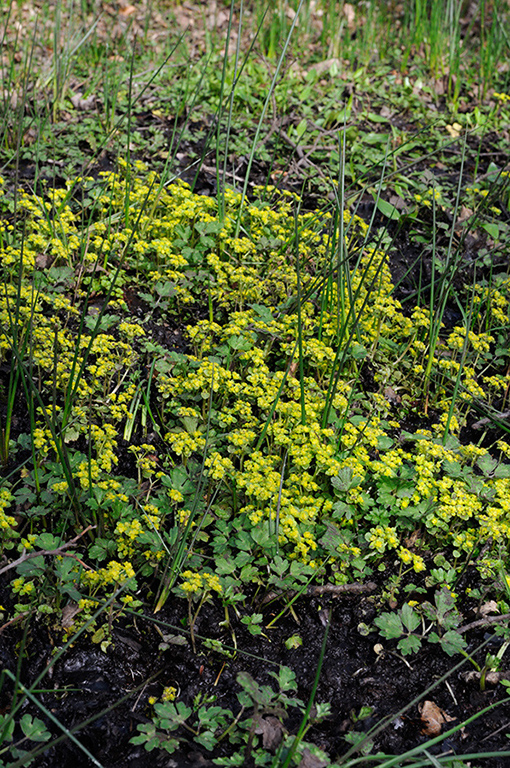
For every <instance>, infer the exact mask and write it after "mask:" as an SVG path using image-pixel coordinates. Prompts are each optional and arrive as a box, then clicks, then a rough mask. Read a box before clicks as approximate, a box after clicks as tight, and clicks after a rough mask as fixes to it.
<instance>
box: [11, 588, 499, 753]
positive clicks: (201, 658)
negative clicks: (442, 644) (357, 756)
mask: <svg viewBox="0 0 510 768" xmlns="http://www.w3.org/2000/svg"><path fill="white" fill-rule="evenodd" d="M282 605H283V603H282V602H281V601H279V602H277V603H272V604H271V605H269V606H266V607H261V606H260V604H257V603H254V609H255V610H262V611H263V612H264V620H265V621H264V623H265V624H267V623H268V622H269V621H270V620H271V619H272V618H274V616H275V615H276V613H277V612H279V611H280V610H281V608H282ZM294 608H295V613H296V617H297V619H298V621H299V623H297V621H296V618H293V617H291V616H290V615H289V614H287V615H286V616H284V617H282V618H281V619H280V620H279V621H278V622H277V623H276V625H275V626H274V627H273V628H271V629H269V630H266V633H267V636H268V638H267V639H265V638H263V637H253V636H252V635H250V633H249V632H248V631H247V629H246V627H245V626H244V625H243V624H241V623H240V622H239V620H238V619H236V617H235V616H232V617H231V618H232V631H233V632H234V633H235V636H236V639H237V643H238V647H239V648H242V649H243V653H238V654H237V656H236V657H235V658H233V659H226V658H225V657H224V656H222V655H220V654H218V653H214V652H210V651H208V650H206V649H205V648H204V646H203V644H202V642H201V640H200V639H198V638H197V652H196V653H194V652H193V650H192V645H191V642H190V639H189V634H188V633H187V632H186V631H185V630H182V629H179V628H180V627H182V620H183V618H184V616H185V613H186V611H185V602H184V601H183V600H179V599H177V598H172V599H171V600H170V601H169V603H168V604H167V605H166V606H165V608H164V610H162V611H161V612H160V613H159V614H158V615H157V617H153V616H152V615H151V612H150V609H149V608H147V617H136V619H134V620H133V621H126V620H124V621H123V622H121V623H120V624H118V625H116V626H115V628H114V630H113V640H114V642H113V644H112V645H111V646H110V647H109V648H108V649H107V651H106V652H103V651H101V649H100V648H99V647H97V646H94V645H93V644H92V643H91V642H90V639H87V638H81V639H80V640H79V641H78V642H76V643H75V645H73V647H71V648H70V649H69V650H68V651H66V653H65V654H64V655H63V656H62V657H61V658H59V659H58V660H57V661H56V663H54V664H53V665H52V666H51V667H48V666H47V665H48V664H50V663H51V660H52V657H53V656H54V655H55V652H56V651H58V648H59V632H58V631H57V630H55V629H52V628H49V627H48V626H47V625H46V624H44V623H42V622H41V623H40V624H39V626H37V624H36V623H35V622H34V623H32V625H31V627H30V629H29V631H28V633H27V635H26V647H25V652H24V661H23V664H22V666H21V682H22V683H23V684H24V685H26V686H30V685H31V684H33V682H34V681H35V679H36V678H37V677H38V676H39V675H40V674H41V673H43V672H44V670H45V669H49V671H48V673H47V674H46V675H45V676H44V677H43V679H42V680H41V682H40V683H39V685H38V690H39V691H40V693H38V695H37V698H38V700H39V701H40V702H41V704H42V705H44V707H46V708H47V710H49V711H50V712H51V713H52V715H53V716H54V717H55V718H57V720H58V721H59V722H60V723H61V724H62V725H63V726H65V728H67V729H69V730H72V729H73V728H75V727H76V728H77V730H76V732H75V733H76V736H77V737H78V739H79V740H80V742H81V743H82V744H83V746H84V747H86V749H88V750H89V751H90V753H91V754H93V755H94V756H95V758H96V759H97V760H98V761H99V762H100V763H101V764H102V765H103V766H104V768H116V767H117V766H130V767H131V766H132V767H133V768H135V767H136V768H149V766H150V768H156V767H157V766H161V767H163V766H173V767H175V766H183V768H184V767H185V766H187V767H189V768H192V767H193V766H209V765H211V766H212V765H213V763H212V762H211V759H212V758H214V757H219V756H224V755H228V754H229V751H232V747H230V746H229V745H228V744H223V743H222V744H221V745H220V746H219V747H217V748H216V749H215V751H214V752H213V753H209V752H207V751H206V750H205V749H203V748H200V747H198V746H197V745H196V744H194V743H193V742H192V741H190V742H186V741H183V742H182V744H181V748H180V749H179V750H178V751H177V752H175V753H174V754H173V755H172V756H171V758H170V757H169V756H168V755H167V754H166V753H164V752H152V753H150V754H149V753H147V752H146V751H145V750H144V748H143V747H142V746H134V745H132V744H130V743H129V740H130V738H131V737H132V736H134V735H136V734H137V728H136V726H137V725H138V724H139V723H148V722H150V717H149V715H150V712H151V707H150V705H149V697H150V696H155V697H159V696H160V695H161V692H162V690H163V687H165V686H174V687H176V688H177V689H178V690H179V701H182V702H184V703H185V704H187V705H189V706H192V704H193V701H194V699H195V697H196V696H197V695H199V694H200V695H202V696H208V697H209V696H210V697H213V698H214V705H219V706H221V707H223V708H230V709H231V710H232V712H233V713H234V714H236V713H237V712H239V709H240V705H239V702H238V699H237V693H238V692H239V691H240V690H241V688H240V686H239V685H238V684H237V683H236V676H237V674H238V673H239V672H240V671H245V672H249V673H250V674H251V675H252V677H253V678H254V679H255V680H256V681H257V682H258V683H259V684H261V685H270V686H272V687H273V688H275V687H276V682H275V680H274V679H273V678H272V677H271V676H270V675H269V674H268V672H269V671H270V670H277V669H278V664H284V665H286V666H289V667H290V668H291V669H292V670H293V671H294V672H295V674H296V679H297V681H298V686H299V687H298V696H299V697H300V698H301V699H302V700H303V701H305V702H306V701H307V700H308V698H309V695H310V691H311V689H312V686H313V682H314V678H315V674H316V670H317V664H318V660H319V655H320V649H321V644H322V641H323V637H324V632H325V626H324V625H325V622H324V621H323V619H324V616H325V615H329V616H330V630H329V636H328V640H327V650H326V655H325V660H324V664H323V668H322V673H321V678H320V683H319V687H318V691H317V696H316V702H317V703H323V702H329V703H330V704H331V709H332V713H333V714H332V715H331V717H329V718H327V719H326V720H325V721H324V722H323V723H322V724H320V725H319V726H317V727H314V728H313V729H312V730H311V731H310V732H309V733H308V734H307V740H308V741H311V742H313V743H314V744H316V745H317V746H320V747H321V748H322V749H324V750H326V751H327V752H328V753H329V754H330V755H331V757H332V758H338V757H339V756H341V755H342V754H345V752H346V751H347V749H348V746H349V745H348V744H347V743H346V741H345V739H344V736H345V735H346V734H347V733H348V732H349V731H352V730H358V731H368V730H370V729H371V728H372V727H374V726H375V725H376V724H378V723H379V722H380V721H381V720H383V719H384V718H390V720H389V722H388V724H387V726H386V728H384V730H382V731H381V732H380V733H378V734H377V735H376V737H375V739H374V752H377V751H379V750H380V751H383V752H385V753H387V754H402V753H403V752H405V751H406V750H409V749H411V748H413V747H415V746H417V745H419V744H421V743H424V742H425V741H426V740H427V739H428V738H430V737H429V736H427V735H426V725H425V723H424V721H423V720H422V719H421V717H420V713H419V710H418V706H417V704H414V705H412V706H410V707H409V709H407V710H406V711H405V712H404V713H401V714H400V716H398V717H396V715H397V713H399V712H401V709H402V708H403V707H404V706H405V705H406V704H409V703H411V702H412V701H413V700H414V699H415V697H418V696H423V694H424V692H425V691H426V690H427V689H428V688H429V687H430V686H433V685H434V684H435V683H436V682H437V681H438V680H439V678H441V677H442V676H443V675H445V674H447V673H448V672H449V671H450V670H452V668H453V667H455V669H453V671H452V673H451V674H450V675H449V676H448V678H447V680H445V681H442V682H440V683H439V685H437V686H436V687H435V688H434V690H433V691H430V692H429V693H427V694H426V695H425V696H424V698H425V699H428V700H430V701H433V702H434V703H435V704H436V705H437V706H438V707H439V708H440V709H441V710H444V712H445V713H446V714H447V715H448V716H449V717H451V718H452V721H451V722H448V723H447V724H446V725H445V726H443V728H444V729H447V728H449V727H451V726H453V725H455V723H456V722H458V721H463V720H467V719H468V718H470V717H472V716H473V715H476V714H477V713H480V712H481V710H483V709H484V708H486V707H488V706H490V705H492V704H494V703H496V702H497V701H501V700H502V699H504V698H505V693H504V689H503V687H502V686H501V685H499V684H496V685H494V684H492V685H487V687H486V690H485V691H482V690H481V687H480V682H479V680H478V679H476V677H473V675H470V674H469V673H470V672H472V670H473V667H472V666H471V664H469V662H465V663H463V664H462V665H461V666H460V668H459V665H458V659H459V658H460V657H456V658H455V659H451V658H449V657H448V656H447V655H446V654H445V653H444V652H443V651H441V650H439V649H438V646H435V645H432V644H429V643H426V644H425V645H424V647H423V648H422V650H421V651H420V652H419V653H418V654H416V655H412V656H409V657H407V658H406V659H404V658H403V657H401V656H400V655H399V654H398V653H396V650H395V647H394V642H392V641H386V642H385V643H384V650H383V651H382V652H380V653H378V652H377V649H376V650H374V646H375V645H376V644H377V643H378V642H379V641H380V640H381V638H380V636H379V635H378V634H376V633H370V634H368V635H366V633H365V629H364V627H365V626H366V625H370V624H371V622H372V620H373V618H374V616H375V614H376V609H377V604H376V601H375V599H374V598H372V597H370V596H359V595H357V596H342V597H337V598H328V597H321V598H320V599H319V598H317V597H310V598H306V599H305V598H302V599H300V600H298V601H297V602H296V603H295V604H294ZM325 612H326V613H325ZM475 618H476V614H475V612H474V606H471V608H469V607H466V611H465V613H464V619H465V620H466V621H467V622H469V621H471V620H472V619H475ZM223 619H224V616H223V613H222V611H221V609H220V608H219V607H217V606H215V605H212V604H206V605H205V606H204V607H203V609H202V611H201V612H200V614H199V617H198V620H197V623H196V634H197V636H201V635H204V636H207V637H208V638H214V639H218V640H221V641H222V642H223V643H224V645H225V646H226V647H232V636H231V634H230V632H229V631H228V630H227V629H225V628H223V627H221V626H220V622H221V621H222V620H223ZM161 631H163V632H165V633H174V634H175V635H178V636H180V637H181V642H184V639H186V642H185V643H184V644H182V645H171V646H170V648H169V649H168V650H165V651H160V650H159V646H160V644H161V642H162V637H161V634H160V632H161ZM461 631H462V630H461ZM21 634H22V633H21V632H20V630H19V629H17V628H16V627H9V628H7V629H5V630H4V632H3V633H2V636H1V638H0V656H1V657H2V666H4V667H7V668H8V669H10V670H11V671H12V672H13V673H15V671H16V660H15V653H14V648H15V647H16V646H18V643H19V642H20V640H21ZM295 634H299V636H300V637H301V638H302V640H303V644H302V646H301V647H300V648H297V649H294V650H287V648H286V647H285V640H286V639H287V638H288V637H290V636H291V635H295ZM466 637H467V638H468V647H467V650H468V653H474V652H475V651H476V649H477V647H478V646H479V645H480V644H481V643H482V642H483V641H484V640H489V644H488V646H487V647H486V648H484V649H483V651H481V652H479V653H477V654H475V655H474V658H476V659H477V661H478V662H479V663H480V664H481V665H483V660H484V658H485V653H486V651H487V650H490V651H491V652H492V653H496V652H497V649H498V647H499V646H500V643H501V640H500V638H499V637H498V636H497V635H496V634H495V632H494V628H493V627H490V626H489V625H487V626H485V627H484V626H481V627H475V628H474V629H473V630H470V631H468V632H467V633H466ZM244 652H246V654H252V656H249V655H246V654H245V653H244ZM255 656H256V657H258V658H254V657H255ZM456 664H457V666H456ZM2 699H3V706H4V708H8V706H9V699H10V696H9V691H8V686H6V687H5V688H4V690H3V692H2ZM422 700H423V699H422ZM363 707H369V708H370V714H369V716H368V717H366V718H365V719H363V720H360V721H358V722H356V716H357V715H358V714H359V713H360V710H361V709H362V708H363ZM4 711H5V709H4ZM26 712H31V713H32V714H33V715H34V716H38V717H41V711H40V710H39V708H38V707H36V706H34V705H33V704H31V703H27V704H26V705H25V706H24V708H23V714H25V713H26ZM293 713H294V714H293ZM44 719H45V720H46V722H47V727H48V729H49V730H50V731H51V732H52V734H53V736H54V737H55V738H58V737H59V736H61V735H62V733H61V731H60V730H59V728H58V727H56V726H54V725H53V724H52V723H51V722H49V721H47V719H46V718H44ZM89 719H90V720H91V722H89V723H88V724H85V725H82V724H83V723H85V722H86V721H89ZM299 724H300V715H299V713H298V711H297V710H290V717H289V718H288V720H286V721H285V727H286V728H287V729H288V730H289V732H291V733H292V732H296V731H297V729H298V727H299ZM509 729H510V703H509V702H508V701H507V702H506V703H504V704H502V705H501V706H498V707H495V708H493V709H491V710H490V711H489V712H486V713H485V714H483V715H481V716H480V717H479V718H477V719H476V720H474V721H473V722H471V723H470V724H468V725H467V726H466V727H464V728H462V729H461V730H459V731H458V732H457V733H456V734H454V736H452V737H451V738H449V739H447V740H446V742H443V743H442V744H441V745H437V748H436V749H434V747H432V748H430V752H431V753H432V754H434V753H435V754H437V753H439V752H441V753H444V752H446V751H448V750H451V751H452V753H454V754H459V755H460V754H467V753H473V752H480V751H484V752H487V751H496V752H497V751H501V750H503V749H504V748H506V747H507V746H508V740H507V733H508V731H509ZM181 735H182V736H185V733H182V734H181ZM34 746H35V745H34ZM34 764H35V765H37V766H40V767H41V768H50V767H51V768H76V767H77V766H84V768H85V766H89V765H91V764H92V763H91V762H90V761H89V759H88V758H87V757H86V755H85V754H84V753H83V752H82V751H81V750H80V749H79V748H78V747H77V746H75V745H74V744H73V743H72V742H71V741H70V740H63V741H62V742H61V743H59V744H57V745H56V746H53V747H51V748H50V749H49V750H48V751H47V752H45V753H44V754H43V755H41V756H39V757H38V758H37V759H36V761H35V763H34ZM249 764H250V760H249V756H248V755H247V756H246V765H249ZM476 765H477V766H481V765H483V766H487V767H488V766H490V767H491V768H505V767H506V766H508V759H507V758H501V759H498V758H492V759H487V760H485V761H481V760H477V761H476Z"/></svg>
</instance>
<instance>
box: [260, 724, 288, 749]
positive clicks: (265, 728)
mask: <svg viewBox="0 0 510 768" xmlns="http://www.w3.org/2000/svg"><path fill="white" fill-rule="evenodd" d="M255 733H256V734H259V735H260V734H262V746H263V747H264V749H269V750H270V751H271V752H275V751H276V749H277V747H278V746H279V745H280V742H281V740H282V736H283V726H282V724H281V723H280V721H279V720H278V718H276V717H272V716H269V717H260V718H259V719H258V721H257V727H256V728H255Z"/></svg>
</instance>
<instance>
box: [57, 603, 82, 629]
mask: <svg viewBox="0 0 510 768" xmlns="http://www.w3.org/2000/svg"><path fill="white" fill-rule="evenodd" d="M80 610H81V609H80V607H79V605H78V603H68V604H67V605H65V606H64V607H63V608H62V629H71V627H72V626H73V624H74V617H75V616H76V614H77V613H79V612H80Z"/></svg>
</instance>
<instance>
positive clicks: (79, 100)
mask: <svg viewBox="0 0 510 768" xmlns="http://www.w3.org/2000/svg"><path fill="white" fill-rule="evenodd" d="M71 104H72V105H73V107H74V108H75V109H81V110H82V111H83V112H87V111H90V110H91V109H94V108H95V106H96V97H95V96H94V95H92V96H89V97H88V98H87V99H84V98H83V96H82V95H81V93H75V94H74V95H73V96H71Z"/></svg>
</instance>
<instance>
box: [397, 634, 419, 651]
mask: <svg viewBox="0 0 510 768" xmlns="http://www.w3.org/2000/svg"><path fill="white" fill-rule="evenodd" d="M397 648H399V649H400V651H401V652H402V655H403V656H409V655H410V654H411V653H418V651H419V650H420V648H421V637H418V635H409V637H404V638H403V639H402V640H400V641H399V643H398V645H397Z"/></svg>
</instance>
